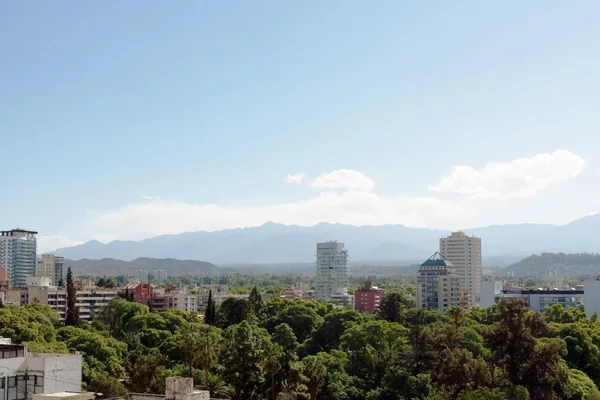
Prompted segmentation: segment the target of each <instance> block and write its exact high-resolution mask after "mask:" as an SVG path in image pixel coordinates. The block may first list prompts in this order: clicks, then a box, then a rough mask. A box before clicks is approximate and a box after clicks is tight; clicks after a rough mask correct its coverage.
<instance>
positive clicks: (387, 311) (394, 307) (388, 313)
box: [377, 293, 415, 323]
mask: <svg viewBox="0 0 600 400" xmlns="http://www.w3.org/2000/svg"><path fill="white" fill-rule="evenodd" d="M414 306H415V302H414V300H412V299H410V298H409V297H408V296H406V295H405V294H404V293H389V294H386V295H385V296H384V298H383V300H382V301H381V303H380V304H379V308H378V309H377V316H378V317H379V318H381V319H383V320H386V321H388V322H399V323H403V321H404V316H403V313H404V312H405V311H406V310H408V309H410V308H413V307H414Z"/></svg>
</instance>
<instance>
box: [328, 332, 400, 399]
mask: <svg viewBox="0 0 600 400" xmlns="http://www.w3.org/2000/svg"><path fill="white" fill-rule="evenodd" d="M407 337H408V331H407V330H406V328H404V327H402V326H401V325H399V324H397V323H394V322H388V321H382V320H377V321H367V322H366V323H364V324H361V325H355V326H353V327H352V328H350V329H348V330H347V331H346V333H344V335H342V337H341V338H340V346H341V348H342V350H344V351H346V352H348V353H349V354H350V369H351V371H352V375H356V376H358V377H360V378H361V379H363V380H364V381H365V383H366V385H367V386H370V387H377V386H378V385H379V384H380V383H381V380H382V379H383V377H384V375H385V373H386V370H387V369H388V368H390V367H391V366H392V364H393V361H394V358H395V356H396V355H397V354H401V353H404V352H405V351H406V350H407V348H408V340H407Z"/></svg>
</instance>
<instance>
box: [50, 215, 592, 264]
mask: <svg viewBox="0 0 600 400" xmlns="http://www.w3.org/2000/svg"><path fill="white" fill-rule="evenodd" d="M463 231H464V232H465V233H467V234H468V235H474V236H477V237H480V238H481V239H482V248H483V257H484V266H485V267H493V266H505V265H509V264H511V263H513V262H516V261H518V260H519V259H521V258H523V257H526V256H529V255H531V254H536V253H537V254H539V253H542V252H565V253H583V252H589V253H597V252H600V241H599V240H598V239H597V236H596V235H597V232H599V231H600V215H594V216H588V217H585V218H582V219H578V220H575V221H573V222H571V223H569V224H566V225H549V224H515V225H493V226H488V227H482V228H474V229H464V230H463ZM449 233H450V232H449V231H446V230H434V229H426V228H409V227H406V226H403V225H382V226H352V225H343V224H330V223H319V224H317V225H315V226H310V227H303V226H297V225H283V224H278V223H273V222H267V223H265V224H264V225H261V226H257V227H252V228H243V229H227V230H221V231H216V232H206V231H198V232H186V233H181V234H175V235H161V236H156V237H153V238H149V239H144V240H140V241H120V240H115V241H112V242H110V243H106V244H104V243H101V242H98V241H90V242H87V243H84V244H81V245H78V246H73V247H66V248H61V249H57V250H56V251H55V254H57V255H60V256H64V257H65V258H68V259H72V260H79V259H84V258H85V259H102V258H114V259H118V260H125V261H131V260H135V259H137V258H139V257H151V258H172V259H178V260H204V261H208V262H210V263H214V264H217V265H228V264H248V263H263V264H268V263H311V262H313V261H314V257H315V252H316V250H315V249H316V245H315V244H316V243H317V242H323V241H327V240H338V241H340V242H343V243H345V245H346V248H347V249H348V250H349V255H350V262H351V263H353V264H361V263H382V264H385V263H404V264H407V263H415V262H420V261H422V260H424V259H426V258H427V257H429V256H430V255H431V254H432V253H433V252H435V251H436V250H438V246H439V238H440V237H443V236H447V235H448V234H449Z"/></svg>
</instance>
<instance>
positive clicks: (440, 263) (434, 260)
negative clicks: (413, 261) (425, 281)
mask: <svg viewBox="0 0 600 400" xmlns="http://www.w3.org/2000/svg"><path fill="white" fill-rule="evenodd" d="M453 266H454V264H452V263H451V262H450V261H448V260H446V259H445V258H444V256H442V255H441V254H440V253H439V252H437V251H436V252H435V253H433V255H432V256H431V257H429V258H428V259H427V260H426V261H425V262H424V263H423V264H421V267H453Z"/></svg>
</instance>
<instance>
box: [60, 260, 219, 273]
mask: <svg viewBox="0 0 600 400" xmlns="http://www.w3.org/2000/svg"><path fill="white" fill-rule="evenodd" d="M67 266H70V267H71V268H72V269H73V270H74V271H76V272H77V275H87V274H90V275H96V276H103V275H107V276H111V275H131V274H133V273H134V272H135V271H136V270H139V269H145V270H148V271H150V272H152V271H153V270H155V269H164V270H166V271H167V272H168V274H169V276H176V275H187V274H189V275H212V274H215V273H218V272H219V271H220V269H219V267H217V266H216V265H214V264H211V263H208V262H204V261H193V260H174V259H170V258H167V259H156V258H147V257H140V258H136V259H135V260H133V261H122V260H115V259H113V258H103V259H100V260H90V259H81V260H69V259H65V267H67Z"/></svg>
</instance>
